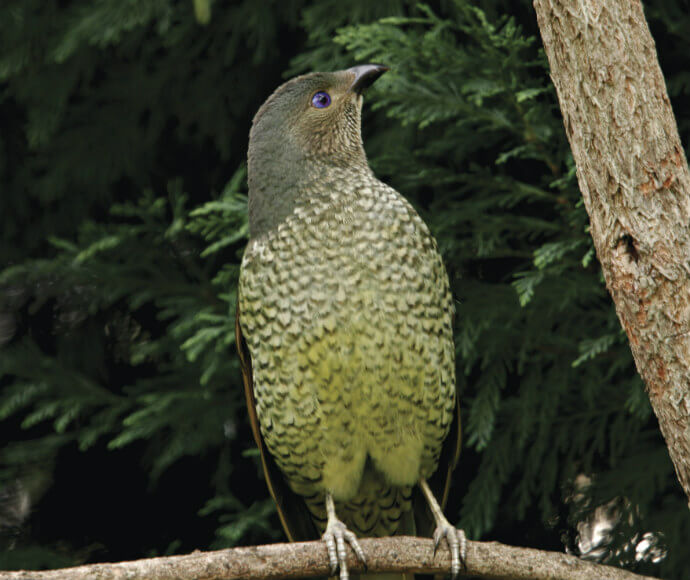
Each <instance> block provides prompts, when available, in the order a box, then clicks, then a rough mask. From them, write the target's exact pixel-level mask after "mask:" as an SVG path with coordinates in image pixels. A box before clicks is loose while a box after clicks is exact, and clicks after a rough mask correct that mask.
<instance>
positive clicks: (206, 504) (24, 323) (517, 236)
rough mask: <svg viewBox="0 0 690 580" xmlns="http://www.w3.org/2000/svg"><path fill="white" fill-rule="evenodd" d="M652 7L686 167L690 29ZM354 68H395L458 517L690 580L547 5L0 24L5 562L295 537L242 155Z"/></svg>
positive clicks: (667, 473) (91, 11) (367, 125)
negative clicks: (265, 119)
mask: <svg viewBox="0 0 690 580" xmlns="http://www.w3.org/2000/svg"><path fill="white" fill-rule="evenodd" d="M645 9H646V14H647V17H648V20H649V24H650V27H651V29H652V34H653V35H654V38H655V40H656V43H657V49H658V52H659V59H660V62H661V66H662V69H663V71H664V74H665V77H666V79H667V85H668V90H669V94H670V96H671V100H672V103H673V107H674V111H675V113H676V118H677V120H678V125H679V130H680V133H681V139H682V141H683V143H684V144H685V145H687V144H688V142H689V139H688V137H689V136H690V135H689V133H690V99H689V94H690V73H688V71H689V70H690V50H689V49H688V40H687V39H688V38H690V5H689V4H688V2H687V1H686V0H668V1H656V2H650V3H648V5H647V6H645ZM207 10H210V13H208V12H207ZM362 62H381V63H385V64H387V65H388V66H390V67H391V72H389V73H387V74H386V75H385V76H384V77H382V78H381V79H380V80H379V81H378V82H377V83H376V85H375V87H373V89H372V90H371V91H370V92H369V93H368V94H367V97H366V100H365V109H366V111H365V115H364V120H363V133H364V140H365V146H366V149H367V153H368V155H369V158H370V162H371V164H372V166H373V168H374V170H375V172H376V173H377V175H378V176H379V177H380V178H382V179H384V180H385V181H386V182H388V183H390V184H391V185H393V186H394V187H396V189H398V190H399V191H401V192H402V193H404V194H405V195H406V196H407V197H408V198H409V199H410V200H411V201H412V202H413V203H414V204H415V206H416V207H417V208H418V210H419V211H420V213H421V214H422V215H423V217H424V219H425V220H426V221H427V223H429V225H430V227H431V228H432V230H433V232H434V234H435V236H436V237H437V239H438V241H439V245H440V247H441V250H442V252H443V255H444V259H445V261H446V264H447V267H448V270H449V274H450V277H451V283H452V286H453V292H454V295H455V297H456V299H457V304H456V306H457V310H458V315H457V329H456V345H457V355H458V357H457V358H458V388H459V391H460V395H461V400H462V403H463V422H464V425H463V431H464V440H465V446H464V451H463V455H462V458H461V463H460V466H459V468H458V470H457V471H456V478H455V487H454V492H453V496H452V498H451V501H450V504H449V506H448V508H447V510H446V511H447V513H448V515H449V518H450V519H451V521H453V522H457V523H458V524H459V525H461V526H463V527H464V528H465V529H466V530H467V532H468V534H469V535H470V537H471V538H473V539H485V540H499V541H502V542H506V543H509V544H513V545H523V546H531V547H535V548H544V549H550V550H561V551H562V550H566V549H567V550H569V551H573V552H575V553H582V554H583V555H584V556H585V557H589V558H593V559H596V560H599V561H605V562H610V563H616V564H619V565H625V566H626V567H629V568H631V569H636V570H640V571H645V572H648V573H652V574H656V575H663V576H664V577H666V578H689V577H690V573H689V572H688V570H689V569H690V561H689V560H688V558H690V554H689V553H688V550H687V538H688V537H689V535H690V515H689V514H688V510H687V503H686V498H685V497H684V495H683V493H682V491H681V490H680V487H679V485H678V483H677V481H676V479H675V475H674V472H673V467H672V465H671V463H670V460H669V459H668V454H667V451H666V448H665V446H664V443H663V440H662V438H661V436H660V434H659V431H658V425H657V423H656V420H655V418H654V416H653V414H652V412H651V409H650V406H649V403H648V400H647V397H646V394H645V392H644V386H643V384H642V382H641V381H640V379H639V377H638V376H637V374H636V372H635V369H634V365H633V363H632V358H631V356H630V352H629V348H628V346H627V341H626V338H625V335H624V334H623V333H622V332H621V330H620V325H619V323H618V320H617V318H616V316H615V312H614V310H613V307H612V304H611V301H610V298H609V296H608V294H607V293H606V290H605V287H604V285H603V282H602V278H601V274H600V269H599V266H598V264H597V262H596V257H595V256H594V254H593V248H592V244H591V240H590V238H589V235H588V233H587V223H588V222H587V216H586V213H585V211H584V208H583V206H582V202H581V199H580V194H579V192H578V189H577V183H576V179H575V175H574V166H573V161H572V158H571V155H570V152H569V149H568V144H567V142H566V140H565V136H564V132H563V127H562V120H561V117H560V113H559V110H558V106H557V102H556V98H555V94H554V91H553V88H552V86H551V84H550V80H549V77H548V69H547V65H546V61H545V58H544V55H543V51H542V49H541V40H540V38H539V34H538V30H537V27H536V18H535V15H534V12H533V9H532V7H531V3H530V2H528V1H525V0H522V1H519V2H508V1H502V0H485V1H482V2H465V1H463V0H456V1H452V2H451V1H439V2H430V3H427V4H421V5H417V4H415V3H414V2H405V1H398V0H386V1H380V2H370V1H369V0H356V1H351V2H342V1H335V0H324V1H306V0H288V1H283V2H279V1H270V0H259V1H257V0H246V1H244V2H241V1H236V2H229V1H221V0H217V1H215V2H212V3H210V4H209V3H208V2H206V1H202V0H198V1H197V2H192V1H191V0H189V1H181V0H179V1H174V0H133V1H131V2H122V1H121V0H104V1H102V2H99V3H92V2H86V1H77V0H62V1H58V0H52V1H44V0H6V1H4V2H2V4H0V568H6V569H11V568H22V567H24V568H36V569H40V568H49V567H58V566H64V565H72V564H78V563H85V562H99V561H118V560H125V559H134V558H139V557H143V556H152V555H161V554H168V553H186V552H190V551H192V550H194V549H202V550H203V549H209V548H214V547H222V546H229V545H236V544H255V543H265V542H271V541H277V540H279V539H281V538H282V537H283V536H282V531H281V530H280V525H279V522H278V518H277V516H276V515H275V511H274V509H273V506H272V503H271V501H270V500H269V499H268V493H267V490H266V488H265V485H264V483H263V481H262V476H261V471H260V468H259V465H258V460H257V456H256V452H255V450H254V446H253V442H252V438H251V434H250V431H249V428H248V425H247V422H246V417H245V411H244V402H243V394H242V388H241V381H240V376H239V369H238V363H237V359H236V357H235V353H234V319H233V316H234V303H235V287H236V279H237V273H238V264H239V259H240V257H241V252H242V249H243V246H244V243H245V241H246V233H247V230H246V196H245V192H246V183H245V169H244V164H245V155H246V144H247V135H248V131H249V126H250V123H251V118H252V116H253V114H254V112H255V111H256V110H257V108H258V107H259V106H260V104H261V103H262V102H263V100H264V99H265V98H266V97H267V96H268V95H269V94H270V93H271V92H272V91H273V90H274V89H275V88H276V87H277V86H278V85H279V84H280V83H281V82H283V81H284V80H285V79H286V78H289V77H290V76H293V75H295V74H298V73H301V72H305V71H311V70H336V69H339V68H345V67H349V66H352V65H354V64H357V63H362ZM597 508H598V509H597ZM604 524H606V525H608V527H607V528H606V529H605V530H603V533H601V534H599V536H598V537H597V538H594V540H593V541H592V542H589V543H588V541H589V539H590V535H591V533H592V530H594V529H595V528H596V529H597V530H599V531H601V526H602V525H604ZM597 526H599V527H597Z"/></svg>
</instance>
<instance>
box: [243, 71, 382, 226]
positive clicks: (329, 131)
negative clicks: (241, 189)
mask: <svg viewBox="0 0 690 580" xmlns="http://www.w3.org/2000/svg"><path fill="white" fill-rule="evenodd" d="M387 70H388V68H387V67H385V66H383V65H380V64H364V65H359V66H355V67H352V68H349V69H345V70H341V71H336V72H315V73H310V74H306V75H303V76H299V77H296V78H294V79H291V80H289V81H287V82H286V83H284V84H282V85H281V86H280V87H278V88H277V89H276V90H275V92H274V93H273V94H272V95H271V96H270V97H269V98H268V99H267V100H266V102H265V103H264V104H263V105H262V106H261V108H260V109H259V111H258V112H257V113H256V115H255V116H254V121H253V122H252V128H251V131H250V133H249V152H248V153H249V154H248V169H249V175H248V178H249V222H250V230H251V231H252V235H255V234H256V233H258V232H260V231H263V230H265V229H267V228H270V227H271V225H273V224H275V223H277V222H278V221H279V220H280V219H281V218H282V217H284V216H285V215H287V214H288V213H289V212H290V211H291V208H292V207H293V206H294V203H295V196H296V195H298V194H299V192H300V191H301V190H302V189H303V187H304V185H305V184H306V183H309V182H313V181H314V180H315V179H320V178H321V177H322V176H324V174H327V173H328V171H329V168H332V167H337V168H351V169H353V170H355V171H367V172H368V171H370V170H369V168H368V164H367V158H366V155H365V153H364V147H363V145H362V134H361V112H362V92H363V91H364V89H366V88H367V87H369V86H370V85H371V84H372V83H373V82H374V81H375V80H376V79H377V78H379V77H380V76H381V75H382V74H383V73H384V72H386V71H387Z"/></svg>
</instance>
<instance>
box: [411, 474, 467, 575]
mask: <svg viewBox="0 0 690 580" xmlns="http://www.w3.org/2000/svg"><path fill="white" fill-rule="evenodd" d="M419 487H420V488H421V489H422V493H424V497H425V498H426V501H427V502H428V503H429V508H430V509H431V513H432V514H434V520H436V529H435V530H434V554H436V550H437V549H438V546H439V544H440V543H441V539H443V538H445V539H446V542H447V544H448V548H449V549H450V575H451V578H453V579H455V578H457V576H458V574H459V573H460V564H462V565H463V566H464V565H465V558H466V557H467V537H466V536H465V532H463V531H462V530H459V529H457V528H456V527H454V526H452V525H451V524H450V522H449V521H448V520H447V519H446V516H444V515H443V510H442V509H441V506H440V505H439V504H438V502H437V501H436V498H435V497H434V494H433V493H432V491H431V489H430V488H429V484H427V482H426V479H420V480H419Z"/></svg>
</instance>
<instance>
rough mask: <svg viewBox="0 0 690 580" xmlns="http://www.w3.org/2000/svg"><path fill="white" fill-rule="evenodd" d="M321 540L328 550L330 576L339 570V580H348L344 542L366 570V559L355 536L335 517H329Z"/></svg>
mask: <svg viewBox="0 0 690 580" xmlns="http://www.w3.org/2000/svg"><path fill="white" fill-rule="evenodd" d="M321 539H322V540H323V541H324V542H326V547H327V548H328V560H329V562H330V564H331V574H332V575H333V576H335V575H336V574H337V573H338V570H340V580H348V579H349V577H350V574H349V573H348V571H347V562H346V557H347V548H346V547H345V542H347V543H348V544H350V547H351V548H352V550H353V551H354V553H355V554H356V555H357V558H359V560H360V561H361V562H362V564H363V565H364V567H365V569H366V565H367V562H366V558H365V557H364V551H363V550H362V548H361V546H360V545H359V542H358V541H357V536H355V535H354V534H353V533H352V532H351V531H350V530H348V529H347V526H346V525H345V524H344V523H343V522H341V521H340V520H339V519H338V518H336V517H329V518H328V524H327V526H326V531H325V532H324V534H323V536H321Z"/></svg>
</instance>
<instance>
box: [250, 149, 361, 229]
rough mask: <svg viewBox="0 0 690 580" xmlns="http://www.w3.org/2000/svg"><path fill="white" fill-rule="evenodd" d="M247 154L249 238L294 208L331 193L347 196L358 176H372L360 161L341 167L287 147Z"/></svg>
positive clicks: (284, 216)
mask: <svg viewBox="0 0 690 580" xmlns="http://www.w3.org/2000/svg"><path fill="white" fill-rule="evenodd" d="M253 153H254V155H250V156H249V163H248V176H247V177H248V183H249V232H250V236H251V237H252V238H256V237H258V236H260V235H262V234H263V233H265V232H267V231H270V230H272V229H274V228H275V227H277V226H278V224H280V223H281V222H282V221H284V220H285V218H287V217H288V216H289V215H291V214H292V213H294V211H295V209H296V208H298V207H300V206H304V205H308V204H309V203H313V202H314V201H317V200H319V199H321V198H324V197H332V196H333V195H334V194H338V195H343V196H346V195H348V192H350V191H352V189H353V188H354V187H356V185H357V183H356V182H357V181H358V180H359V178H364V177H369V176H371V175H372V172H371V169H370V168H369V166H368V164H367V162H366V157H365V156H363V162H362V163H355V164H354V165H350V166H345V167H341V166H339V165H336V164H333V163H332V162H330V161H324V160H319V159H314V158H307V157H304V156H300V155H299V154H295V153H294V152H292V151H290V150H287V149H286V150H282V151H276V150H275V149H274V150H272V151H270V156H256V153H257V151H254V152H253Z"/></svg>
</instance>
